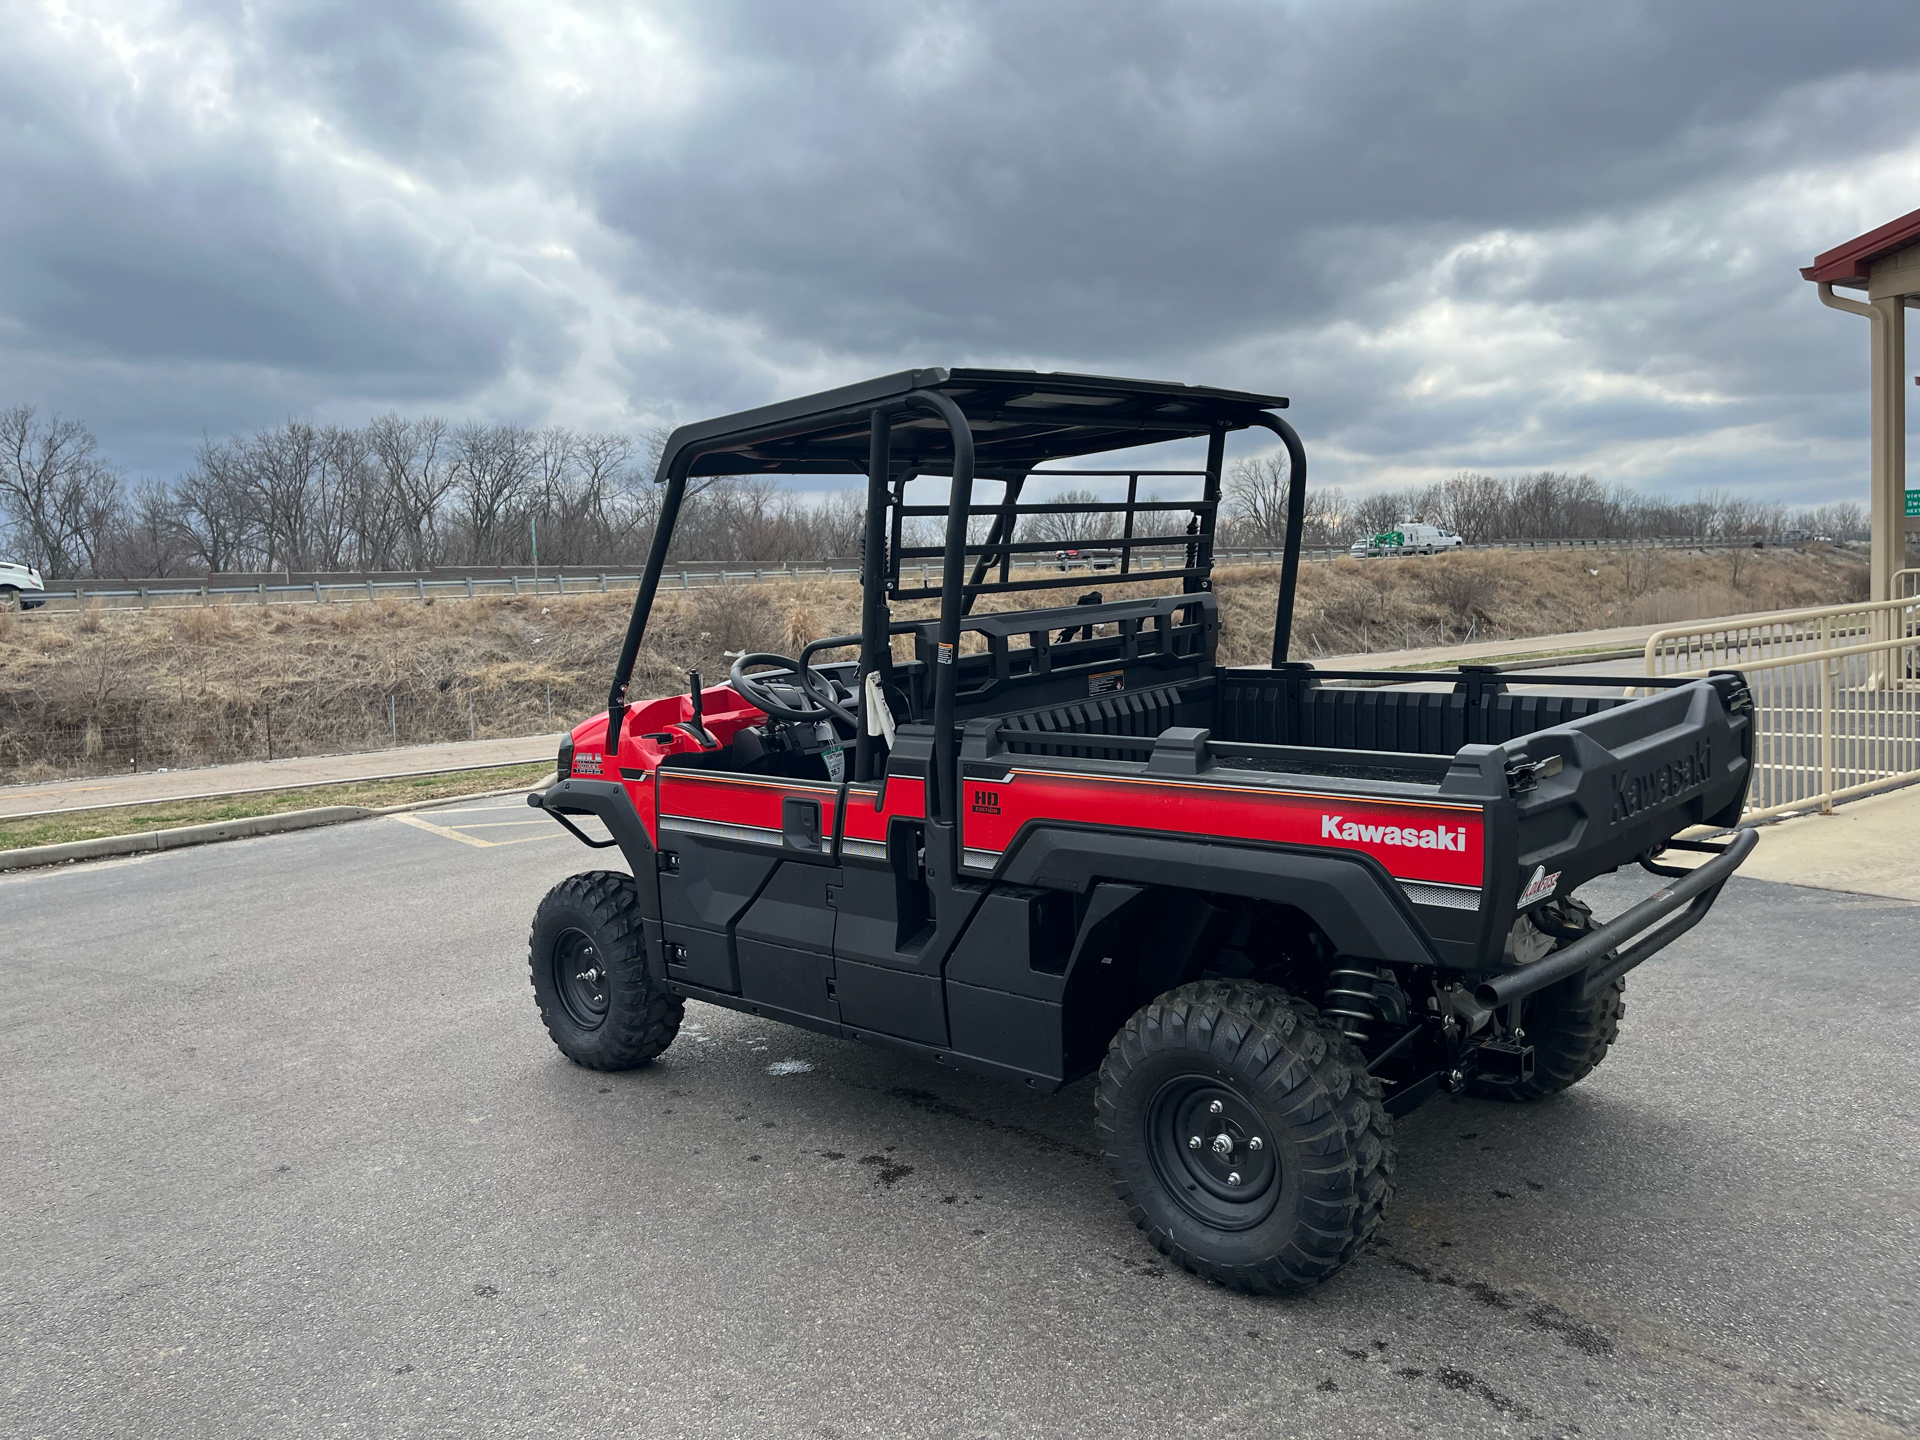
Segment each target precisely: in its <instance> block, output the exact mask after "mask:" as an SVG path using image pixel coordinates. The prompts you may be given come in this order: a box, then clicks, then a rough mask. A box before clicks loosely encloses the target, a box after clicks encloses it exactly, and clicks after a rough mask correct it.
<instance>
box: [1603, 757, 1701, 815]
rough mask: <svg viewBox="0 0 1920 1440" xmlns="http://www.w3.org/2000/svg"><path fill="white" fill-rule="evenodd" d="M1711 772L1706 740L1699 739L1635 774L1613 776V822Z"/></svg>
mask: <svg viewBox="0 0 1920 1440" xmlns="http://www.w3.org/2000/svg"><path fill="white" fill-rule="evenodd" d="M1712 774H1713V755H1712V751H1711V749H1710V747H1709V745H1708V742H1707V741H1706V740H1705V739H1701V740H1700V741H1698V742H1697V743H1696V744H1695V745H1694V747H1693V751H1692V753H1690V754H1687V755H1681V756H1679V757H1677V758H1676V759H1672V760H1664V761H1662V762H1661V763H1660V764H1658V765H1656V766H1654V767H1653V768H1652V769H1651V770H1643V771H1641V772H1640V773H1639V774H1638V775H1628V774H1619V775H1615V776H1614V777H1613V823H1614V824H1616V825H1618V824H1619V823H1620V822H1621V821H1623V820H1631V819H1632V818H1633V817H1634V816H1635V815H1638V814H1639V813H1640V812H1641V811H1642V810H1647V809H1651V808H1652V807H1653V806H1655V805H1658V804H1659V803H1660V802H1661V801H1663V800H1672V799H1675V798H1677V797H1678V796H1681V795H1684V794H1686V793H1687V792H1688V791H1689V790H1697V789H1699V788H1700V787H1701V786H1702V785H1705V784H1706V783H1707V780H1708V779H1709V778H1710V777H1711V776H1712Z"/></svg>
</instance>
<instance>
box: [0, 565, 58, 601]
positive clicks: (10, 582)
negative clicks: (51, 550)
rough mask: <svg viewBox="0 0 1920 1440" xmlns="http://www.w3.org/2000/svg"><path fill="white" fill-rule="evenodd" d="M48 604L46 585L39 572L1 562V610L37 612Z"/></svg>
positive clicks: (27, 566) (25, 566)
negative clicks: (16, 609)
mask: <svg viewBox="0 0 1920 1440" xmlns="http://www.w3.org/2000/svg"><path fill="white" fill-rule="evenodd" d="M46 603H47V590H46V585H45V583H44V582H43V581H42V580H41V578H40V572H39V571H38V570H36V569H34V568H33V567H32V566H31V565H16V564H14V563H13V562H12V561H11V560H0V610H12V609H14V608H16V607H18V608H19V609H21V610H37V609H38V608H39V607H40V606H42V605H44V604H46Z"/></svg>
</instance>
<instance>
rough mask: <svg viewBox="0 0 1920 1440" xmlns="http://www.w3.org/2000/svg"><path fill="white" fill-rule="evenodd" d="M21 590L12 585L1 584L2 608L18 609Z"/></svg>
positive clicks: (0, 606) (0, 607) (0, 598)
mask: <svg viewBox="0 0 1920 1440" xmlns="http://www.w3.org/2000/svg"><path fill="white" fill-rule="evenodd" d="M19 608H20V592H19V591H18V590H16V589H14V587H13V586H11V585H0V610H18V609H19Z"/></svg>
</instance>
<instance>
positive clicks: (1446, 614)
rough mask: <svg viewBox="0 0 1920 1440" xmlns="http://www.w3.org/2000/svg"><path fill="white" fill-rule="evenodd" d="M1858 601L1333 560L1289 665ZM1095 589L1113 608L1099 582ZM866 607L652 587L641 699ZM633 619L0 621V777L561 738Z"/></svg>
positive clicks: (448, 609)
mask: <svg viewBox="0 0 1920 1440" xmlns="http://www.w3.org/2000/svg"><path fill="white" fill-rule="evenodd" d="M1594 572H1598V573H1594ZM1277 585H1278V576H1277V573H1276V570H1275V568H1274V567H1272V566H1266V565H1260V566H1236V567H1231V568H1227V569H1223V570H1221V571H1220V572H1219V573H1218V575H1217V577H1216V591H1217V593H1218V596H1219V600H1220V608H1221V617H1222V658H1223V659H1224V660H1225V661H1226V662H1227V663H1230V664H1259V663H1263V662H1264V661H1265V659H1266V656H1267V652H1268V648H1269V646H1270V643H1271V626H1272V623H1273V606H1274V599H1275V593H1276V589H1277ZM1865 587H1866V566H1865V564H1864V563H1863V562H1862V561H1860V560H1858V559H1856V558H1854V557H1852V556H1849V555H1846V554H1844V553H1841V552H1836V551H1829V550H1824V549H1821V548H1813V549H1808V550H1803V551H1787V550H1768V551H1759V552H1753V551H1748V552H1743V553H1742V555H1741V556H1740V558H1739V560H1738V562H1737V563H1736V562H1734V561H1733V560H1731V559H1730V558H1729V555H1728V552H1725V551H1666V552H1624V551H1623V552H1615V553H1612V554H1608V555H1604V556H1586V555H1581V554H1578V553H1573V552H1548V553H1541V554H1525V553H1506V552H1474V553H1469V554H1461V555H1445V556H1435V557H1431V558H1409V559H1403V560H1368V561H1354V560H1346V559H1342V560H1337V561H1335V562H1334V563H1332V564H1331V565H1327V564H1312V565H1309V566H1307V567H1306V569H1305V571H1304V573H1303V575H1302V577H1301V587H1300V599H1299V605H1298V610H1297V619H1296V625H1295V634H1296V636H1297V637H1298V639H1297V645H1296V653H1298V654H1300V655H1301V656H1302V657H1304V658H1313V657H1315V656H1317V655H1319V654H1341V653H1359V652H1366V651H1369V650H1389V649H1398V648H1400V647H1401V645H1402V644H1403V643H1404V642H1406V641H1408V640H1411V641H1412V642H1413V643H1415V644H1418V645H1426V644H1432V643H1434V641H1435V640H1436V639H1437V638H1438V637H1439V635H1440V634H1441V632H1442V630H1443V628H1444V631H1445V634H1446V636H1447V638H1448V640H1450V641H1459V640H1460V639H1462V638H1463V637H1464V636H1465V634H1466V632H1467V630H1468V629H1469V627H1471V628H1472V629H1473V631H1474V634H1475V638H1479V639H1494V638H1505V637H1506V636H1508V635H1512V636H1513V637H1515V638H1521V637H1526V636H1533V635H1545V634H1555V633H1559V632H1562V631H1575V630H1585V629H1595V628H1603V627H1607V626H1613V625H1629V624H1643V623H1665V622H1678V621H1684V620H1691V619H1699V618H1704V617H1706V616H1709V615H1716V614H1731V613H1738V612H1740V611H1747V610H1758V609H1782V608H1787V607H1791V606H1797V605H1811V604H1823V603H1838V602H1841V601H1845V600H1849V599H1857V598H1860V597H1861V596H1863V595H1864V594H1865ZM1085 588H1086V589H1087V590H1102V589H1104V592H1105V593H1107V594H1108V595H1109V596H1111V595H1114V594H1117V593H1119V587H1115V586H1112V585H1110V584H1105V583H1104V582H1103V579H1102V577H1098V576H1095V577H1089V578H1088V580H1087V582H1086V585H1085ZM1149 588H1171V587H1170V586H1164V585H1163V586H1155V587H1149ZM859 593H860V592H859V589H858V587H856V586H854V585H851V584H846V583H828V582H826V581H823V580H801V581H798V582H780V583H769V584H766V585H737V586H727V587H722V588H713V589H696V590H691V591H679V590H667V591H663V592H662V593H661V596H660V600H659V604H658V605H657V606H656V608H655V612H654V616H653V621H652V624H651V626H650V627H649V630H648V634H647V640H646V644H645V645H644V646H643V647H642V649H641V653H640V659H639V664H638V666H637V667H636V671H635V675H634V681H633V685H632V690H631V693H632V694H633V695H635V696H650V695H660V694H667V693H670V692H672V691H675V690H678V689H679V688H681V687H682V686H683V685H684V683H685V676H686V672H687V671H688V670H689V669H692V668H698V669H699V670H700V671H701V672H702V674H703V675H704V676H706V677H707V679H708V680H709V682H711V681H713V680H717V679H719V678H720V677H722V676H724V675H725V673H726V670H727V665H728V662H727V660H726V659H725V658H724V653H723V652H726V651H740V650H771V651H776V652H781V653H786V654H792V653H794V651H796V650H797V649H798V648H799V646H800V645H801V644H803V643H804V642H805V641H806V640H808V639H812V638H817V637H819V636H823V635H834V634H847V633H850V632H852V631H854V630H856V629H858V628H859ZM1078 593H1079V590H1078V589H1077V588H1075V589H1063V590H1060V591H1057V592H1055V597H1056V602H1057V603H1059V604H1061V605H1070V604H1071V603H1072V602H1073V600H1074V598H1075V597H1076V595H1077V594H1078ZM1026 598H1027V597H1020V596H1014V597H991V598H990V599H989V601H988V602H987V608H1002V607H1003V606H1007V605H1011V604H1017V603H1021V602H1023V601H1024V600H1025V599H1026ZM631 603H632V595H631V592H629V593H627V594H620V593H614V594H609V595H597V594H596V595H578V596H571V595H570V596H566V597H564V598H559V597H552V596H545V597H541V598H539V599H535V598H533V597H524V598H517V597H498V598H486V599H478V600H461V601H453V602H449V601H441V602H439V603H427V604H421V603H420V602H418V601H407V600H398V599H387V600H383V601H379V602H374V603H365V602H362V603H355V604H337V605H276V606H266V607H259V608H255V607H252V606H240V605H231V606H228V605H220V606H205V607H200V606H190V607H184V606H183V607H179V608H170V609H155V610H147V611H134V610H128V611H112V610H108V611H101V610H97V609H90V610H87V611H83V612H80V613H79V614H77V615H75V614H68V615H65V616H62V615H59V614H49V613H47V612H44V611H42V612H36V613H33V614H28V615H20V616H7V615H0V779H4V780H26V779H34V778H40V777H42V776H45V775H51V774H56V773H67V772H70V771H71V770H72V769H74V768H77V767H76V766H75V764H74V763H73V757H75V756H79V755H82V754H84V756H85V757H86V764H85V766H84V767H78V768H90V769H95V770H101V769H105V770H113V769H118V770H123V771H124V770H126V769H128V768H129V767H130V765H137V766H138V767H139V768H151V767H152V766H154V765H189V764H208V763H217V762H219V761H222V760H228V759H242V758H257V757H259V756H262V755H264V754H265V752H266V742H267V736H268V732H269V731H271V734H272V739H273V746H274V753H275V754H276V755H283V754H284V755H291V754H320V753H329V752H335V751H347V750H359V749H370V748H375V747H377V746H380V745H384V744H388V743H390V741H391V739H392V736H393V732H394V730H395V729H396V728H397V729H398V731H399V738H400V740H401V742H402V743H408V742H410V741H425V740H439V739H459V738H464V737H465V736H466V735H467V734H468V733H469V731H468V716H469V713H470V710H469V707H471V714H472V716H473V717H474V722H475V724H474V729H475V731H476V732H477V733H478V734H479V735H481V736H489V735H515V734H532V733H537V732H539V731H540V730H541V729H543V728H544V727H545V725H546V696H547V691H548V688H549V687H551V690H552V697H553V718H554V725H555V727H556V728H559V727H562V726H565V725H567V724H570V723H571V722H573V721H574V720H577V719H578V718H580V717H581V716H583V715H588V714H592V713H593V712H594V711H596V710H598V709H600V708H601V706H602V705H604V703H605V696H606V684H607V678H608V675H609V673H610V671H611V668H612V664H613V660H614V657H615V656H616V655H617V654H618V652H619V646H620V639H621V635H622V633H623V631H624V629H625V626H626V619H627V610H628V607H629V606H630V605H631ZM1041 603H1048V602H1047V600H1046V599H1044V598H1043V599H1042V601H1041ZM932 610H933V606H932V605H931V604H930V603H928V602H921V603H918V604H915V605H906V606H900V607H897V610H896V614H897V617H898V618H901V619H910V618H918V617H921V616H925V615H928V614H931V613H932ZM389 696H391V697H393V710H392V711H391V712H389V709H388V697H389ZM390 713H391V715H392V717H393V718H392V720H390V719H389V715H390ZM50 741H57V742H58V743H57V744H50V743H49V742H50Z"/></svg>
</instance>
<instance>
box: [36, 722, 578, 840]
mask: <svg viewBox="0 0 1920 1440" xmlns="http://www.w3.org/2000/svg"><path fill="white" fill-rule="evenodd" d="M560 739H561V736H560V735H559V734H558V733H555V734H552V735H523V736H519V737H517V738H514V739H510V740H461V741H458V742H455V743H451V744H445V745H409V746H405V747H403V748H401V749H398V750H370V751H366V752H365V753H363V754H358V755H313V756H308V757H305V758H302V759H294V760H253V761H248V762H246V763H244V764H239V765H209V766H206V767H204V768H202V769H198V770H166V771H149V772H145V773H142V774H138V775H91V776H88V777H86V778H84V779H79V780H48V781H44V782H41V783H39V784H33V785H7V786H0V819H6V818H10V817H14V816H19V815H38V814H46V813H50V812H58V811H66V810H91V809H99V808H101V807H102V806H108V805H145V804H149V803H152V802H154V801H158V800H185V799H189V798H191V797H195V796H202V795H235V794H245V793H247V792H249V791H254V790H290V789H295V788H297V787H299V786H302V785H324V784H327V783H329V782H331V781H341V780H371V779H375V778H377V777H381V776H389V775H434V774H439V773H441V772H443V771H447V770H471V769H479V768H481V767H484V766H491V765H520V764H526V763H529V762H532V761H535V760H551V759H553V757H554V753H555V752H556V751H557V750H559V748H560Z"/></svg>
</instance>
